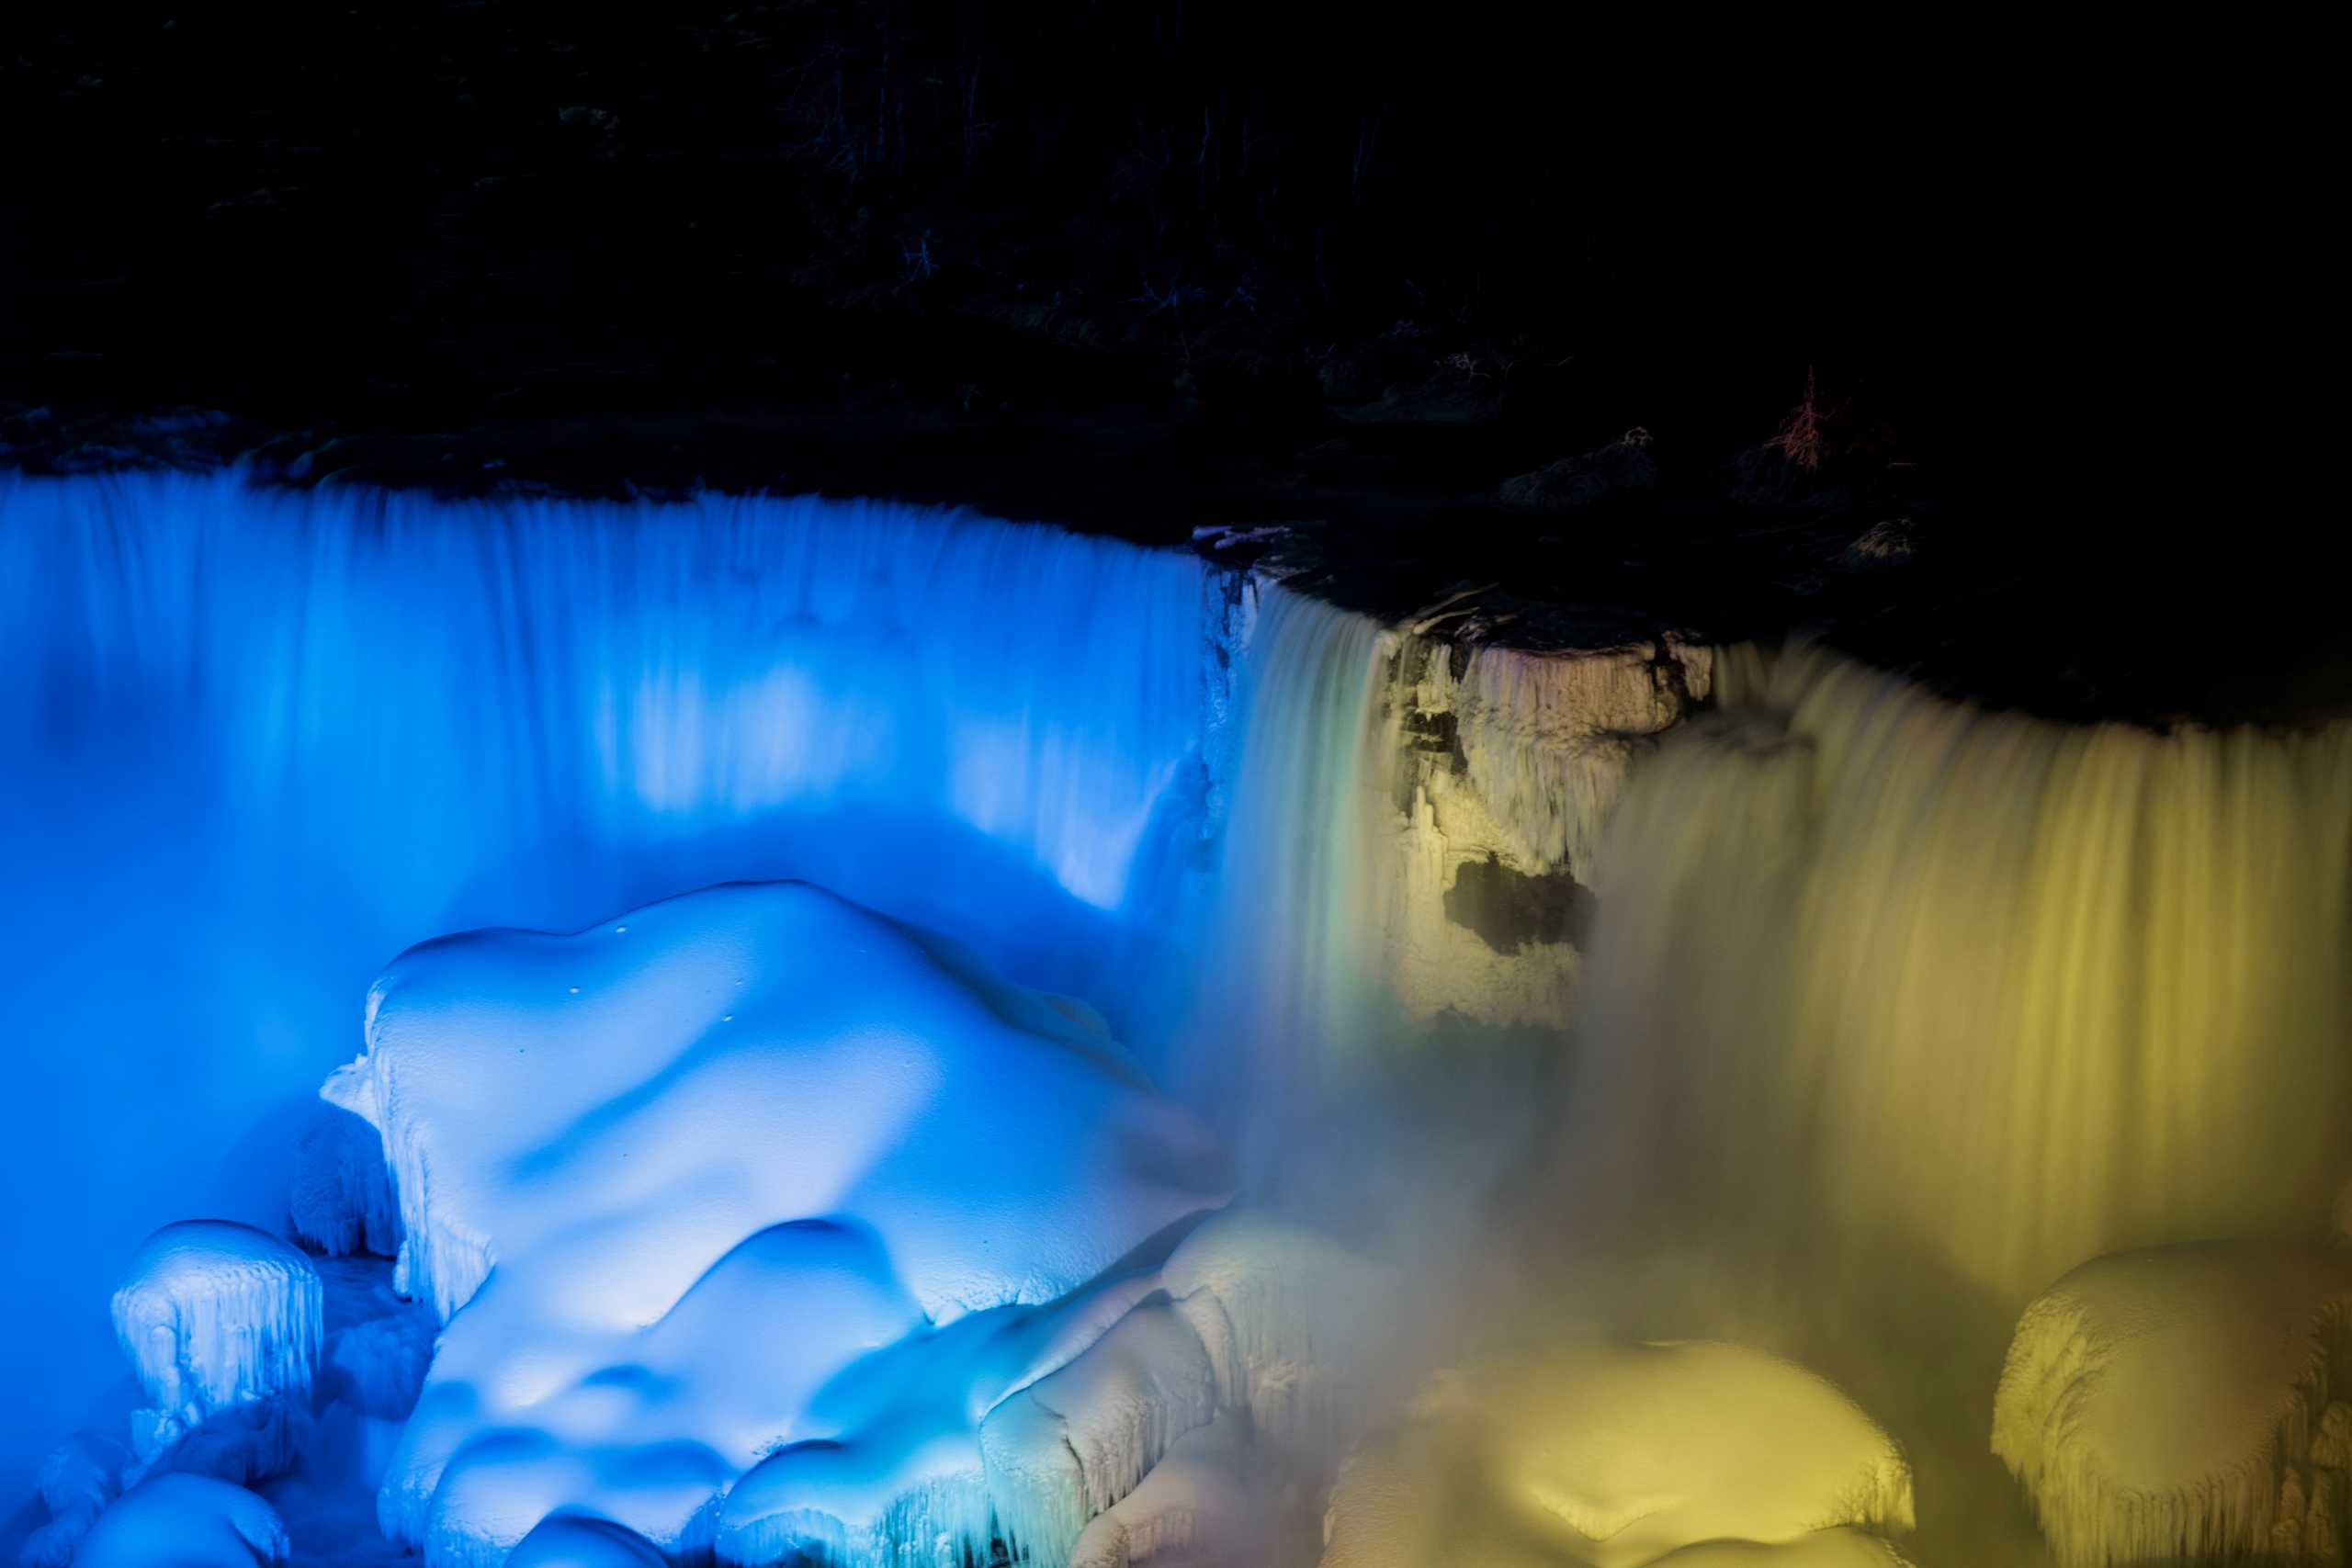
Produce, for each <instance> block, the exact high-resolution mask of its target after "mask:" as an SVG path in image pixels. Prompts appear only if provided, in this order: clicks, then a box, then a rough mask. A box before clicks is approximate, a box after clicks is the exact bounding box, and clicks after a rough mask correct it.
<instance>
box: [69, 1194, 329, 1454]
mask: <svg viewBox="0 0 2352 1568" xmlns="http://www.w3.org/2000/svg"><path fill="white" fill-rule="evenodd" d="M322 1321H323V1319H322V1307H321V1300H320V1289H319V1271H318V1269H317V1268H316V1267H314V1266H313V1265H312V1264H311V1260H310V1259H309V1258H305V1257H303V1256H302V1254H300V1252H297V1251H296V1250H295V1249H294V1248H292V1247H288V1246H287V1245H286V1243H284V1242H282V1241H280V1240H278V1239H277V1237H276V1236H273V1235H268V1234H266V1233H265V1232H262V1231H258V1230H255V1229H254V1228H253V1227H252V1226H251V1225H242V1224H235V1223H233V1222H232V1221H228V1220H183V1221H181V1222H180V1223H178V1224H170V1225H165V1226H164V1228H163V1229H162V1230H159V1231H157V1232H156V1233H155V1234H154V1235H152V1236H150V1237H148V1238H147V1242H146V1245H145V1246H143V1247H141V1248H140V1249H139V1252H138V1255H137V1256H136V1257H135V1258H132V1259H131V1263H130V1272H129V1273H128V1274H127V1275H126V1276H125V1277H124V1279H123V1281H122V1283H121V1285H120V1286H119V1287H118V1288H117V1289H116V1291H115V1293H114V1332H115V1338H116V1339H117V1341H118V1342H119V1343H120V1345H121V1346H122V1350H123V1354H125V1355H126V1356H129V1357H130V1360H131V1364H132V1365H133V1366H135V1367H136V1368H137V1369H138V1371H139V1381H140V1384H141V1387H142V1388H144V1389H145V1391H146V1393H147V1400H148V1404H147V1406H146V1408H144V1409H141V1410H140V1411H139V1412H137V1413H136V1414H135V1415H134V1416H133V1417H132V1426H131V1433H132V1442H131V1446H132V1448H133V1449H134V1450H137V1453H138V1455H139V1458H140V1459H141V1461H154V1460H156V1459H158V1458H160V1457H161V1456H162V1455H163V1454H164V1451H165V1450H168V1449H170V1448H171V1447H172V1446H173V1445H174V1444H175V1443H178V1442H181V1441H183V1440H185V1439H188V1438H190V1437H191V1436H192V1435H195V1434H198V1433H199V1431H200V1429H201V1428H204V1427H207V1425H208V1424H209V1423H214V1422H216V1421H217V1422H219V1423H220V1425H221V1426H222V1427H230V1426H234V1427H239V1428H240V1431H239V1433H238V1435H237V1438H236V1440H235V1441H234V1442H233V1443H232V1445H231V1446H232V1448H239V1449H250V1451H251V1454H252V1457H251V1458H250V1459H249V1460H246V1461H241V1462H239V1463H237V1464H236V1465H235V1466H234V1467H235V1468H242V1469H243V1470H244V1471H245V1472H246V1473H243V1474H237V1475H233V1476H232V1479H235V1480H245V1479H250V1478H251V1477H252V1476H254V1475H261V1474H267V1473H269V1472H270V1471H272V1470H274V1469H277V1468H280V1467H282V1466H283V1464H284V1463H285V1462H286V1461H288V1459H290V1457H291V1450H290V1449H289V1448H288V1446H287V1445H288V1437H287V1435H286V1432H285V1421H286V1419H287V1416H288V1409H289V1407H293V1408H297V1409H299V1407H300V1406H301V1405H302V1404H305V1403H307V1401H308V1398H309V1395H310V1392H311V1374H312V1373H313V1371H316V1369H317V1367H318V1361H319V1344H320V1338H321V1335H322ZM244 1427H252V1428H253V1435H252V1436H251V1438H246V1436H245V1435H244V1433H243V1430H242V1429H243V1428H244ZM197 1440H198V1441H200V1442H209V1441H210V1440H211V1438H210V1437H209V1435H206V1436H199V1437H198V1438H197Z"/></svg>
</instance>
